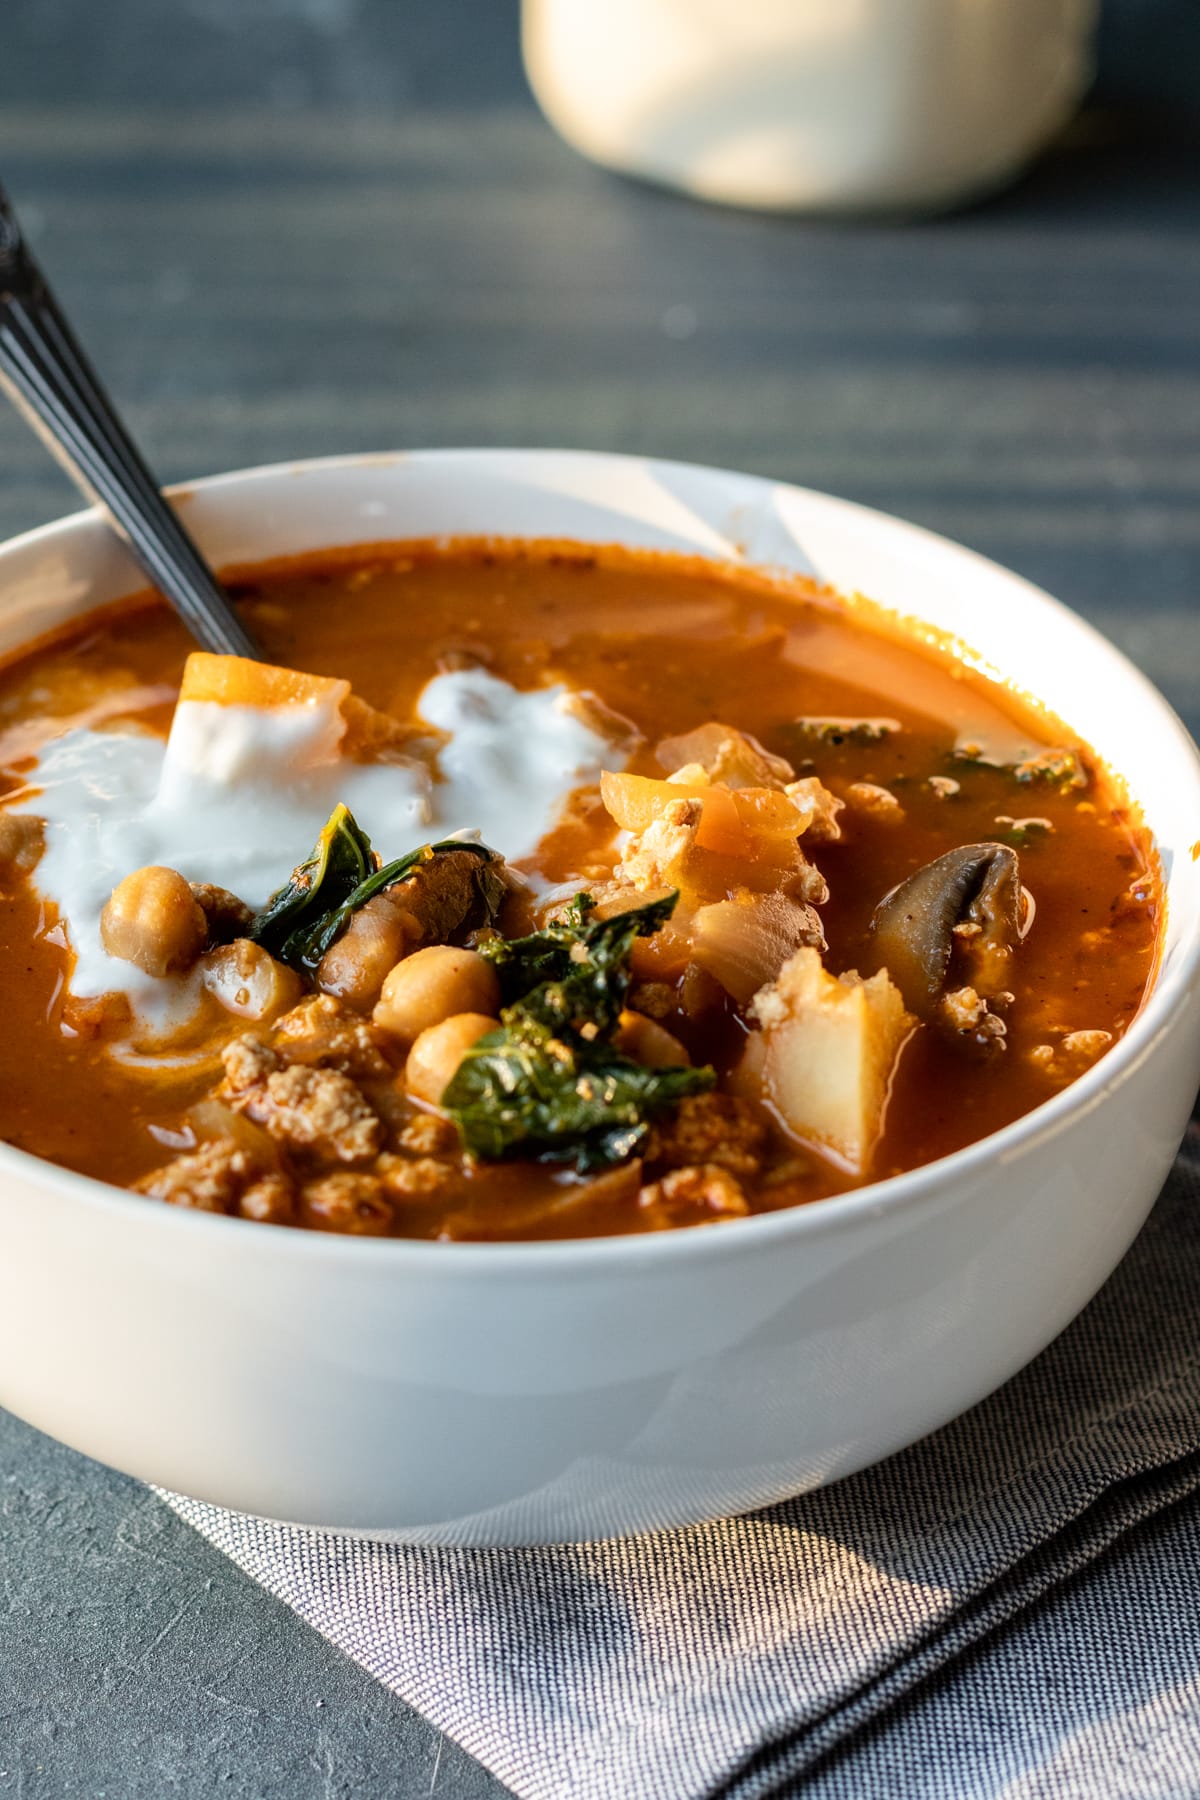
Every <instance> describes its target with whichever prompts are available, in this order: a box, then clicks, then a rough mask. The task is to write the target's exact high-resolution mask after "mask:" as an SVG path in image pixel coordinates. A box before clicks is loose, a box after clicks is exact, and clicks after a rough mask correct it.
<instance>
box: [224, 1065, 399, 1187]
mask: <svg viewBox="0 0 1200 1800" xmlns="http://www.w3.org/2000/svg"><path fill="white" fill-rule="evenodd" d="M243 1041H244V1040H243ZM231 1048H234V1046H231ZM228 1065H229V1052H228V1051H226V1066H227V1067H228ZM235 1070H236V1073H235V1074H234V1075H233V1076H232V1077H231V1078H230V1079H229V1081H228V1082H227V1083H226V1084H225V1085H224V1086H223V1087H222V1088H218V1089H217V1096H218V1098H220V1099H227V1100H228V1101H229V1103H230V1105H232V1106H233V1107H235V1108H236V1109H237V1111H239V1112H243V1113H245V1115H246V1117H247V1118H249V1119H253V1121H254V1123H255V1124H256V1125H262V1126H264V1127H265V1129H266V1130H267V1131H269V1132H270V1134H271V1136H272V1137H273V1138H275V1139H277V1140H278V1142H280V1143H281V1144H283V1145H284V1147H285V1148H286V1149H288V1150H291V1151H297V1152H300V1153H302V1154H308V1155H310V1156H313V1157H317V1158H319V1159H321V1160H324V1161H330V1162H341V1163H356V1162H366V1161H368V1160H369V1159H370V1158H371V1157H372V1156H375V1155H376V1154H377V1153H378V1151H379V1150H380V1149H381V1148H382V1145H383V1137H384V1127H383V1120H382V1119H381V1118H380V1117H379V1114H378V1113H377V1112H376V1111H375V1109H374V1107H373V1106H372V1105H371V1104H370V1102H369V1101H368V1100H367V1098H366V1096H365V1095H364V1094H363V1092H362V1090H361V1089H360V1088H358V1087H356V1086H355V1084H354V1082H353V1081H351V1079H350V1077H349V1076H348V1075H343V1074H342V1073H341V1072H340V1071H339V1070H337V1069H311V1068H306V1067H304V1066H303V1065H302V1064H298V1063H296V1064H292V1065H291V1066H289V1067H287V1068H282V1069H272V1070H270V1071H269V1073H267V1074H266V1075H265V1077H263V1078H262V1079H259V1080H256V1081H253V1082H249V1083H246V1082H245V1081H244V1079H243V1077H244V1073H245V1068H244V1059H243V1058H242V1057H239V1058H238V1059H237V1060H236V1062H235Z"/></svg>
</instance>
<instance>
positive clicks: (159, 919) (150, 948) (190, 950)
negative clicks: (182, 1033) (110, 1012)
mask: <svg viewBox="0 0 1200 1800" xmlns="http://www.w3.org/2000/svg"><path fill="white" fill-rule="evenodd" d="M207 936H208V921H207V920H206V919H205V917H204V913H203V910H202V909H201V907H200V906H198V905H197V903H196V900H195V897H194V895H193V894H192V890H191V888H190V887H189V886H188V884H187V882H186V881H185V880H184V879H183V876H182V875H180V874H178V873H177V872H176V870H174V869H163V868H160V867H159V866H158V865H157V864H155V863H151V864H149V865H148V866H147V867H146V868H144V869H135V870H134V872H133V874H132V875H127V876H126V877H125V879H124V881H121V882H118V884H117V886H116V887H115V888H114V889H113V891H112V896H111V898H110V899H109V902H108V905H107V906H106V907H105V908H104V911H103V912H102V913H101V915H100V937H101V940H102V941H103V944H104V948H105V949H106V950H107V951H108V954H109V955H110V956H118V957H120V959H121V961H122V962H131V963H136V964H137V966H138V968H139V969H144V970H145V972H146V974H147V975H171V974H174V973H175V972H176V971H177V970H179V969H186V968H188V967H190V965H191V964H192V963H194V962H195V960H196V958H197V957H198V956H199V954H200V952H201V950H203V948H204V945H205V941H206V939H207Z"/></svg>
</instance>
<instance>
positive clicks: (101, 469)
mask: <svg viewBox="0 0 1200 1800" xmlns="http://www.w3.org/2000/svg"><path fill="white" fill-rule="evenodd" d="M0 386H3V387H4V388H5V389H6V390H7V392H8V394H9V395H10V397H11V398H12V400H13V401H14V402H15V404H16V405H17V407H18V409H19V410H20V411H21V412H22V413H24V415H25V417H26V418H27V419H28V421H29V423H30V424H31V425H32V426H33V427H34V429H35V430H36V431H37V433H38V434H39V436H40V437H42V438H43V439H44V440H45V442H46V443H47V445H48V446H49V448H50V449H51V451H53V453H54V455H55V456H56V457H57V459H58V461H59V462H60V463H61V464H62V465H63V467H64V468H65V469H66V471H67V473H68V474H69V475H70V476H71V478H72V480H74V481H75V482H76V484H77V485H78V486H79V487H80V488H82V490H83V492H84V493H85V494H86V495H87V497H88V498H89V499H90V500H93V501H95V502H97V503H98V504H99V505H100V506H101V507H102V508H103V510H104V511H105V512H106V513H107V514H108V517H109V519H110V520H111V522H112V524H113V525H114V526H115V528H116V530H117V531H118V533H119V534H120V536H121V537H122V538H123V539H124V540H125V542H126V543H127V544H128V546H129V548H130V549H131V550H132V552H133V554H134V556H135V557H136V558H137V560H138V562H139V563H140V564H141V566H142V568H143V570H144V571H145V573H146V574H147V575H148V576H149V578H150V580H151V581H152V582H153V583H154V585H155V587H157V588H158V589H159V591H160V592H161V593H162V594H164V595H165V597H166V598H167V599H168V600H169V601H170V602H171V604H172V606H174V608H175V610H176V611H177V612H178V613H179V614H180V615H181V616H182V618H183V620H184V622H185V623H186V624H187V625H188V627H189V628H190V630H191V631H192V633H193V635H194V636H195V638H196V639H197V641H198V642H199V643H200V644H202V645H203V647H204V648H205V649H206V650H214V651H217V652H218V653H223V654H226V655H233V656H250V657H257V656H258V655H259V651H258V647H257V645H256V644H255V643H254V640H253V638H252V637H251V636H250V634H249V632H248V631H247V630H246V628H245V626H244V625H243V624H242V622H241V620H240V619H239V618H238V616H237V614H236V613H235V612H234V610H233V607H232V605H231V604H230V601H229V598H228V596H227V595H226V593H225V591H224V589H223V588H222V587H221V585H220V583H219V582H218V581H217V579H216V577H215V576H214V575H213V573H212V570H211V569H210V568H209V567H208V565H207V563H206V562H205V560H204V558H203V557H202V556H201V554H200V552H199V550H198V549H197V548H196V545H195V544H194V543H193V542H192V539H191V538H190V537H189V535H188V533H187V532H186V531H185V530H184V528H183V526H182V525H181V524H180V522H179V520H178V518H177V517H176V515H175V513H174V511H173V510H172V508H171V507H170V506H169V505H168V504H167V502H166V500H164V498H163V496H162V494H161V493H160V492H159V490H158V488H157V486H156V485H155V482H154V479H153V477H152V476H151V474H150V471H149V470H148V469H147V467H146V465H145V463H144V462H143V461H142V458H141V456H140V454H139V453H138V451H137V449H136V447H135V446H134V444H133V442H132V440H131V439H130V437H129V434H128V433H127V432H126V430H125V428H124V426H123V425H122V424H121V422H120V420H119V419H118V417H117V415H116V413H115V412H114V411H113V407H112V403H111V401H110V400H109V398H108V395H107V394H106V393H105V391H104V389H103V387H102V386H101V384H100V382H99V380H98V378H97V376H96V374H95V372H94V370H93V369H92V366H91V364H90V363H89V361H88V359H87V357H86V356H85V355H84V353H83V351H82V349H81V348H80V346H79V344H78V343H77V341H76V339H75V335H74V333H73V332H72V330H71V328H70V326H69V325H68V324H67V321H66V319H65V318H64V317H63V315H62V313H61V312H60V311H59V308H58V306H57V304H56V302H55V299H54V296H53V294H52V293H51V292H50V288H49V286H48V284H47V282H46V279H45V277H44V275H43V274H42V272H41V270H40V269H39V267H38V265H37V263H36V262H35V261H34V259H33V257H32V256H31V255H30V253H29V250H28V248H27V246H26V244H25V241H24V238H23V236H22V234H21V227H20V224H19V223H18V221H17V216H16V214H15V212H14V211H13V209H12V206H11V204H10V202H9V199H8V196H7V195H6V193H5V192H4V189H3V187H0Z"/></svg>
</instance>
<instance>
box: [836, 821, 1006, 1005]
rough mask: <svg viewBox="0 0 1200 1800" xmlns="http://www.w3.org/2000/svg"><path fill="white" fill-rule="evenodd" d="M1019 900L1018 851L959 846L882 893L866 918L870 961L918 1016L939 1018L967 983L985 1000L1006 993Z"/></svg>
mask: <svg viewBox="0 0 1200 1800" xmlns="http://www.w3.org/2000/svg"><path fill="white" fill-rule="evenodd" d="M1023 906H1024V901H1023V897H1022V890H1021V880H1020V866H1019V864H1018V862H1017V858H1016V855H1015V853H1014V852H1013V851H1012V850H1010V849H1009V848H1008V846H1007V845H1006V844H963V845H961V846H960V847H959V848H958V849H957V850H948V851H947V852H946V854H945V855H944V856H939V857H936V858H935V859H934V861H933V862H930V863H926V864H925V866H924V867H923V868H920V869H917V870H916V871H915V873H914V874H912V875H910V876H909V877H908V879H907V880H906V881H902V882H901V883H900V885H899V886H898V887H894V888H893V889H892V891H891V893H890V894H887V895H885V896H884V898H883V900H882V901H881V902H880V904H879V906H878V907H877V908H876V910H875V916H874V918H873V919H872V920H871V929H870V944H871V956H872V962H873V966H874V967H875V968H877V969H880V968H886V970H887V971H888V974H889V975H890V976H891V978H892V980H893V981H894V982H895V983H896V986H897V987H898V988H899V989H900V992H901V993H902V994H903V996H904V1004H905V1005H906V1006H907V1007H908V1008H909V1010H910V1011H911V1012H914V1013H915V1014H916V1015H917V1017H918V1018H919V1019H924V1020H925V1021H926V1022H928V1023H930V1024H941V1023H943V1018H942V1014H943V1002H944V1000H945V997H946V994H947V991H948V989H949V988H950V987H951V986H953V987H955V988H958V987H961V986H963V983H964V982H969V984H970V986H971V987H973V988H974V989H975V990H976V992H977V993H979V994H982V995H983V996H984V998H985V999H989V1000H992V999H999V998H1000V996H1001V995H1002V994H1004V993H1005V991H1006V989H1007V986H1008V981H1007V976H1008V971H1009V967H1010V964H1011V960H1012V955H1013V951H1014V949H1015V947H1016V945H1017V944H1018V943H1019V942H1020V940H1021V919H1022V910H1023ZM952 964H953V965H954V967H953V971H952ZM952 973H953V975H954V979H953V981H952V980H951V975H952ZM960 977H961V979H960Z"/></svg>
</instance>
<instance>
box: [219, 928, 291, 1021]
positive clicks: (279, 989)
mask: <svg viewBox="0 0 1200 1800" xmlns="http://www.w3.org/2000/svg"><path fill="white" fill-rule="evenodd" d="M200 979H201V981H202V982H203V983H204V986H205V987H206V988H207V989H208V991H209V993H210V994H211V995H212V996H213V998H214V999H215V1000H219V1001H220V1003H221V1005H222V1006H223V1007H224V1008H225V1010H226V1012H231V1013H235V1014H236V1015H237V1017H238V1018H239V1019H254V1020H255V1021H261V1020H263V1019H269V1018H270V1019H273V1018H276V1017H278V1015H279V1014H280V1013H282V1012H286V1011H287V1010H288V1008H289V1007H291V1006H295V1004H296V1002H297V1001H298V1000H299V998H300V995H301V993H302V991H303V990H302V987H301V983H300V977H299V976H298V975H297V974H296V972H295V970H294V969H289V968H288V967H287V965H286V964H285V963H281V962H276V960H275V958H274V957H273V956H272V955H271V954H270V953H269V951H266V950H264V949H263V947H262V945H261V944H255V943H252V942H251V941H250V939H249V938H235V939H234V940H233V942H232V944H220V945H218V947H217V948H216V949H215V950H207V951H205V953H204V955H203V956H202V957H201V958H200Z"/></svg>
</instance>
